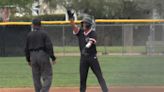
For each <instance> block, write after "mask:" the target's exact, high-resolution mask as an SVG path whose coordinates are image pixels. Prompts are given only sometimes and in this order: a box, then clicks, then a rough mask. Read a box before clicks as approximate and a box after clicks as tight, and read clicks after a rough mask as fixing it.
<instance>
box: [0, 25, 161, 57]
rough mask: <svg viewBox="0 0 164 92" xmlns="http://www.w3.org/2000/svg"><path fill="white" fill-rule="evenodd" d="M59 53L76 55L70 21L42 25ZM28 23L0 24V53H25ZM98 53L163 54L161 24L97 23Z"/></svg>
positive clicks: (77, 49) (9, 54) (76, 42)
mask: <svg viewBox="0 0 164 92" xmlns="http://www.w3.org/2000/svg"><path fill="white" fill-rule="evenodd" d="M43 29H44V30H46V31H47V32H48V34H49V35H50V37H51V40H52V42H53V45H54V49H55V53H56V54H59V55H79V48H78V40H77V38H76V36H74V35H73V34H72V28H71V26H70V25H43ZM30 30H31V29H30V26H29V25H27V26H22V25H19V26H17V25H15V26H0V35H1V36H0V37H1V39H0V55H1V56H13V55H14V56H15V55H24V45H25V40H26V35H27V33H28V32H29V31H30ZM96 31H97V38H98V40H97V50H98V54H106V55H108V54H109V55H115V54H116V55H125V54H129V55H162V54H163V53H164V25H163V24H162V23H145V24H138V23H135V24H132V23H131V24H128V23H126V24H125V23H122V24H118V23H116V24H97V25H96Z"/></svg>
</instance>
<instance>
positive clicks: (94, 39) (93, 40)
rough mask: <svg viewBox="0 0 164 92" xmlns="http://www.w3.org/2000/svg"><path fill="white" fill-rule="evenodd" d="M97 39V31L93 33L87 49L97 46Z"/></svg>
mask: <svg viewBox="0 0 164 92" xmlns="http://www.w3.org/2000/svg"><path fill="white" fill-rule="evenodd" d="M96 39H97V36H96V33H95V31H92V32H91V35H90V37H89V41H88V43H87V44H86V46H85V47H86V48H90V47H91V46H92V45H93V44H96Z"/></svg>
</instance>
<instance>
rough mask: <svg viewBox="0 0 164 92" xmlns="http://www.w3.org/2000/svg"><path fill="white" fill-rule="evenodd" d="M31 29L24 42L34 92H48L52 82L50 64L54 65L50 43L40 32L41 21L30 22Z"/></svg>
mask: <svg viewBox="0 0 164 92" xmlns="http://www.w3.org/2000/svg"><path fill="white" fill-rule="evenodd" d="M32 29H33V31H31V32H30V33H29V34H28V36H27V41H26V47H25V55H26V59H27V62H28V64H29V65H30V66H31V67H32V75H33V81H34V87H35V92H48V91H49V89H50V86H51V82H52V66H51V62H50V60H49V57H50V58H51V59H52V64H55V60H56V57H55V56H54V52H53V46H52V42H51V40H50V38H49V36H48V35H47V33H46V32H45V31H43V30H41V20H40V19H38V18H36V19H33V20H32Z"/></svg>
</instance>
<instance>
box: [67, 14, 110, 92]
mask: <svg viewBox="0 0 164 92" xmlns="http://www.w3.org/2000/svg"><path fill="white" fill-rule="evenodd" d="M68 15H69V12H68ZM69 17H70V18H71V16H69ZM70 24H71V25H72V27H73V33H74V35H76V36H77V38H78V40H79V47H80V52H81V58H80V92H85V91H86V81H87V75H88V70H89V67H90V68H91V69H92V71H93V73H94V74H95V75H96V77H97V79H98V82H99V84H100V86H101V88H102V91H103V92H108V88H107V85H106V83H105V80H104V78H103V76H102V72H101V68H100V65H99V62H98V59H97V56H96V54H97V51H96V31H93V29H92V25H93V21H92V19H91V18H90V17H84V18H83V20H82V21H81V28H78V27H77V25H76V24H75V22H74V20H73V19H72V20H70Z"/></svg>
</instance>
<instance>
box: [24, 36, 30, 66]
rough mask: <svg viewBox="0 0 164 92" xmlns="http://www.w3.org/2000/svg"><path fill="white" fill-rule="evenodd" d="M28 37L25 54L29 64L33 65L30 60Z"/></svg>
mask: <svg viewBox="0 0 164 92" xmlns="http://www.w3.org/2000/svg"><path fill="white" fill-rule="evenodd" d="M28 45H29V44H28V37H27V40H26V45H25V46H26V47H25V50H24V52H25V56H26V61H27V62H28V64H29V65H30V66H31V61H30V50H29V46H28Z"/></svg>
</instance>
